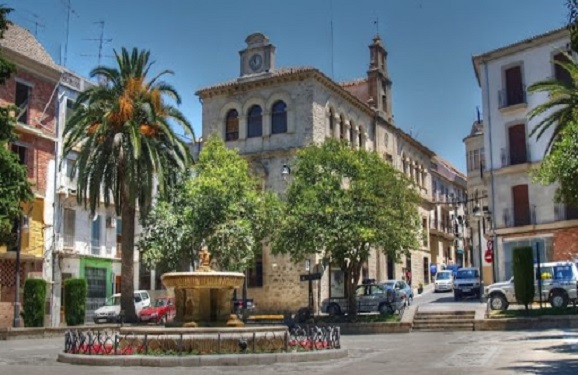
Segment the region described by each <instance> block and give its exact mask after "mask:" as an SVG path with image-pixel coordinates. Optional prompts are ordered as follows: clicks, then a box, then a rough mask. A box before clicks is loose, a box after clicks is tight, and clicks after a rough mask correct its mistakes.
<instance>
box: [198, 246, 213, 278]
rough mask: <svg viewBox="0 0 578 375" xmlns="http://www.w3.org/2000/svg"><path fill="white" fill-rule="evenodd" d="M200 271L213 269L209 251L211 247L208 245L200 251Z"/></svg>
mask: <svg viewBox="0 0 578 375" xmlns="http://www.w3.org/2000/svg"><path fill="white" fill-rule="evenodd" d="M199 271H205V272H207V271H212V270H211V253H209V247H208V246H207V245H203V247H201V251H199Z"/></svg>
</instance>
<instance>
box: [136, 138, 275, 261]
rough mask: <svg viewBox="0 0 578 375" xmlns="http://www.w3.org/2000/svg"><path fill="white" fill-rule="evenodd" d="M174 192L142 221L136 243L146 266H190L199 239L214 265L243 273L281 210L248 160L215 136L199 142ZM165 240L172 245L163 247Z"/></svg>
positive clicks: (195, 253)
mask: <svg viewBox="0 0 578 375" xmlns="http://www.w3.org/2000/svg"><path fill="white" fill-rule="evenodd" d="M173 196H175V197H176V199H175V200H173V201H171V202H169V201H164V202H160V203H159V205H158V206H157V207H156V208H155V209H154V210H153V212H152V215H151V217H150V218H149V219H147V223H146V224H147V225H146V226H145V234H144V236H143V238H142V240H141V241H140V244H139V246H140V248H141V249H142V251H143V259H144V260H145V261H146V263H147V264H148V265H149V266H153V265H155V264H166V265H169V267H170V268H172V269H176V268H179V265H180V264H182V262H183V260H186V261H188V264H190V262H191V261H193V260H194V259H195V258H196V256H197V253H198V250H199V249H200V247H201V246H202V244H203V242H204V243H206V245H207V246H208V247H209V251H210V253H211V255H212V260H213V261H214V262H215V263H216V265H217V267H219V268H220V269H223V270H227V271H244V270H245V269H247V268H248V267H249V266H250V265H251V264H252V261H253V259H254V254H255V252H256V251H260V250H261V248H262V246H263V245H262V241H263V240H264V239H265V238H266V237H267V235H268V234H269V231H270V230H271V228H272V227H273V225H274V221H275V219H274V218H275V217H276V216H277V213H278V212H280V209H279V207H280V203H279V200H278V199H277V197H276V196H275V195H273V194H272V193H271V192H263V191H260V190H259V188H258V183H257V180H256V179H255V177H254V176H252V174H251V172H250V168H249V164H248V163H247V161H246V160H245V159H243V158H242V157H241V156H239V154H238V152H237V151H236V150H229V149H227V148H226V147H225V144H224V143H223V141H222V140H221V139H219V138H218V137H216V136H210V137H209V138H208V139H207V140H206V142H205V143H204V144H203V149H202V151H201V153H200V157H199V161H198V162H197V163H196V164H195V165H194V166H193V167H192V172H191V174H190V176H189V177H187V178H186V179H185V181H184V182H183V185H182V190H181V191H180V192H177V193H175V194H174V195H173ZM164 220H167V221H168V222H167V223H163V221H164ZM174 225H179V227H178V228H175V227H174ZM159 238H162V240H161V239H159ZM165 239H166V240H169V241H173V243H172V244H171V245H169V246H163V241H165Z"/></svg>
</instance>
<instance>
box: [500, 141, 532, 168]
mask: <svg viewBox="0 0 578 375" xmlns="http://www.w3.org/2000/svg"><path fill="white" fill-rule="evenodd" d="M500 159H501V161H502V168H505V167H509V166H511V165H518V164H524V163H529V162H530V161H531V160H532V159H531V158H530V145H528V144H526V154H525V155H517V157H516V159H515V160H511V158H510V151H509V150H508V149H507V148H505V147H504V148H501V149H500Z"/></svg>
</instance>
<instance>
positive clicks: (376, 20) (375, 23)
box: [373, 17, 379, 36]
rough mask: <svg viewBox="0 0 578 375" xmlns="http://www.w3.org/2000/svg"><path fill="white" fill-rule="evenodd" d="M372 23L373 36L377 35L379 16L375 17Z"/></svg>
mask: <svg viewBox="0 0 578 375" xmlns="http://www.w3.org/2000/svg"><path fill="white" fill-rule="evenodd" d="M373 24H374V25H375V36H379V17H375V21H373Z"/></svg>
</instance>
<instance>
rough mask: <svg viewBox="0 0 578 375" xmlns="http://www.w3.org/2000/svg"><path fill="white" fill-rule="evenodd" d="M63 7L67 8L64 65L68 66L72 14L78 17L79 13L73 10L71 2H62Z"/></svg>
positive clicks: (63, 0)
mask: <svg viewBox="0 0 578 375" xmlns="http://www.w3.org/2000/svg"><path fill="white" fill-rule="evenodd" d="M60 1H61V2H62V5H64V7H65V8H66V40H65V42H64V59H63V62H64V63H63V65H64V66H66V59H67V58H68V35H69V34H70V14H71V13H72V14H74V15H75V16H76V17H78V13H76V11H75V10H74V9H72V5H71V4H70V2H71V0H60Z"/></svg>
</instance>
